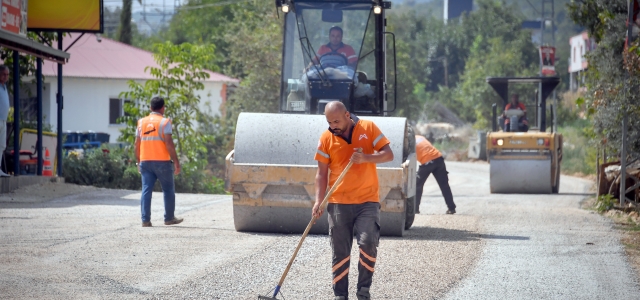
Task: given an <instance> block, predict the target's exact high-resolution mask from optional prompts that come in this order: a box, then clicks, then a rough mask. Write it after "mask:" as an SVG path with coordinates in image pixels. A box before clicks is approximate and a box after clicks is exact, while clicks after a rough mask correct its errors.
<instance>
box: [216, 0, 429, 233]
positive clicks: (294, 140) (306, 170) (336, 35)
mask: <svg viewBox="0 0 640 300" xmlns="http://www.w3.org/2000/svg"><path fill="white" fill-rule="evenodd" d="M276 5H277V6H278V9H279V10H280V11H282V12H283V13H284V33H283V34H284V38H283V55H282V75H281V76H282V77H281V89H280V90H281V92H280V105H279V111H280V113H274V114H268V113H241V114H240V115H239V117H238V122H237V125H236V134H235V144H234V149H233V151H231V152H230V153H229V154H228V155H227V158H226V170H225V173H226V174H225V184H226V189H227V190H228V191H229V192H230V193H232V194H233V216H234V224H235V228H236V230H238V231H250V232H273V233H301V232H303V231H304V229H305V227H306V226H307V224H308V222H309V219H310V218H311V208H312V207H313V204H314V201H315V175H316V171H317V162H316V161H314V159H313V158H314V154H315V152H316V149H317V145H318V140H319V137H320V135H321V133H322V132H323V131H324V130H326V129H327V127H328V125H327V123H326V119H325V117H324V115H322V113H323V112H324V106H325V105H326V104H327V103H328V102H330V101H336V100H337V101H341V102H343V103H344V104H345V106H346V107H347V108H348V110H349V111H350V112H351V113H352V114H355V115H357V116H358V117H360V118H361V119H367V120H372V121H374V122H375V124H376V125H377V126H378V127H379V128H380V130H382V132H383V133H384V134H385V136H386V137H387V138H388V139H389V140H390V141H391V144H390V147H391V149H392V150H393V152H394V154H395V155H394V160H393V161H391V162H388V163H385V164H379V165H378V176H379V182H380V204H381V214H380V219H381V220H380V223H381V224H380V227H381V234H382V235H387V236H389V235H390V236H402V235H403V233H404V231H405V230H407V229H409V228H410V227H411V225H412V224H413V219H414V217H415V211H414V209H415V207H414V206H415V181H416V167H417V165H416V155H415V138H414V133H413V130H412V129H411V127H410V126H409V124H408V123H407V120H406V119H405V118H399V117H388V115H390V114H392V113H393V111H394V110H395V107H396V103H397V100H396V96H395V95H396V94H397V93H396V92H395V89H396V83H395V78H396V74H395V73H396V72H395V37H394V35H393V34H392V33H390V32H386V30H385V11H386V10H387V9H390V7H391V4H390V3H389V2H387V1H371V0H333V1H331V0H326V1H323V0H286V1H285V0H280V1H276ZM387 66H389V67H387ZM387 78H391V79H392V80H387ZM311 233H316V234H327V233H328V222H327V218H326V217H323V218H321V219H320V220H319V221H318V222H317V224H315V225H314V226H313V228H312V229H311Z"/></svg>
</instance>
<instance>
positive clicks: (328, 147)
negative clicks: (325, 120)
mask: <svg viewBox="0 0 640 300" xmlns="http://www.w3.org/2000/svg"><path fill="white" fill-rule="evenodd" d="M351 116H352V119H353V121H354V122H355V125H354V126H353V129H352V131H351V143H349V142H347V141H346V140H345V139H344V138H342V137H340V136H335V135H333V133H331V131H329V130H327V131H325V132H323V133H322V135H321V136H320V141H319V142H318V150H317V151H316V155H315V160H317V161H319V162H322V163H325V164H328V165H329V170H330V171H331V174H330V175H329V186H333V184H334V183H335V182H336V180H337V179H338V177H339V176H340V173H342V170H344V168H346V167H347V165H348V164H349V160H351V156H352V155H353V153H354V152H355V151H356V150H355V149H354V148H362V153H364V154H373V153H374V151H380V150H381V149H382V147H384V146H385V145H388V144H389V140H388V139H387V138H386V137H385V136H384V134H382V132H381V131H380V129H378V126H376V125H375V124H374V123H373V122H372V121H368V120H359V119H358V117H356V116H355V115H351ZM379 190H380V186H379V185H378V172H377V171H376V164H374V163H361V164H353V165H352V166H351V169H349V171H348V172H347V174H346V175H345V176H344V178H343V179H342V182H341V183H340V184H339V185H338V186H337V187H336V190H335V191H334V193H333V195H331V198H329V203H338V204H361V203H365V202H380V193H379Z"/></svg>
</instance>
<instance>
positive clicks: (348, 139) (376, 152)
mask: <svg viewBox="0 0 640 300" xmlns="http://www.w3.org/2000/svg"><path fill="white" fill-rule="evenodd" d="M324 114H325V117H326V119H327V122H328V123H329V129H328V130H327V131H325V132H323V133H322V135H321V136H320V141H319V143H318V149H317V151H316V155H315V160H317V161H318V173H317V174H316V203H315V205H314V206H313V210H312V214H313V215H314V216H316V217H320V216H321V215H322V213H323V210H322V208H321V207H320V204H321V203H322V201H323V199H324V197H325V194H326V191H327V183H328V184H329V186H333V184H334V183H335V182H336V180H337V179H338V177H339V176H340V174H341V173H342V171H343V170H344V168H345V167H346V166H347V165H348V164H349V160H351V161H352V162H353V165H352V167H351V169H349V171H348V172H347V174H346V175H345V177H344V179H343V180H342V182H341V183H340V184H339V185H338V186H337V188H336V190H335V192H334V193H333V195H332V196H331V198H329V205H328V206H327V213H328V214H329V237H330V239H331V248H332V251H333V268H332V271H333V293H334V295H335V298H334V299H335V300H340V299H342V300H347V299H349V294H348V291H349V265H350V260H351V246H352V244H353V236H354V233H355V236H356V240H357V243H358V246H360V258H359V259H358V263H359V265H358V274H359V275H358V285H357V293H356V296H357V297H358V299H359V300H361V299H370V298H371V296H370V294H369V288H370V287H371V282H372V280H373V272H374V267H375V264H376V257H377V256H378V250H377V247H378V243H379V240H380V225H379V224H380V194H379V186H378V174H377V171H376V164H379V163H385V162H388V161H392V160H393V152H392V151H391V148H390V147H389V140H388V139H387V138H386V137H385V136H384V134H382V132H381V131H380V129H378V127H377V126H376V125H375V124H374V123H373V122H371V121H368V120H360V119H358V117H356V116H355V115H351V114H350V113H349V112H348V111H347V108H346V107H345V106H344V104H342V103H341V102H338V101H333V102H329V103H328V104H327V106H326V107H325V110H324ZM358 149H362V152H361V153H359V152H357V150H358ZM329 170H331V174H330V175H329V172H328V171H329Z"/></svg>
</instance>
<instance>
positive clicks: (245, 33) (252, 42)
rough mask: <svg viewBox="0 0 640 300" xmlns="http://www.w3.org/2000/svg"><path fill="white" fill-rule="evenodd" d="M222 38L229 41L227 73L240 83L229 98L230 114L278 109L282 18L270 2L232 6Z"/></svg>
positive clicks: (234, 116)
mask: <svg viewBox="0 0 640 300" xmlns="http://www.w3.org/2000/svg"><path fill="white" fill-rule="evenodd" d="M234 19H235V20H243V21H242V22H234V23H233V24H230V26H229V28H228V31H227V34H226V35H225V39H226V40H227V42H228V43H229V46H230V47H229V51H230V52H229V65H228V66H227V68H226V71H227V72H226V73H227V74H231V75H232V76H234V77H237V78H240V79H241V83H240V86H239V87H238V88H237V89H236V91H235V92H234V93H233V95H231V97H230V99H229V101H228V103H227V104H228V105H227V108H228V111H229V113H230V116H229V117H230V118H231V120H232V122H233V123H235V118H237V115H238V114H239V112H241V111H249V112H278V107H279V105H278V103H279V95H280V69H281V60H282V19H278V18H277V17H276V15H275V11H274V8H273V3H271V2H266V1H256V2H248V3H247V4H244V5H241V6H239V7H236V8H235V9H234Z"/></svg>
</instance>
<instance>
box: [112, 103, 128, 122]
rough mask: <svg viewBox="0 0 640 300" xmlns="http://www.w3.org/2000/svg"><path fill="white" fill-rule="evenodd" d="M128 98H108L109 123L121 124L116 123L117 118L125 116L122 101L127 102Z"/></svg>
mask: <svg viewBox="0 0 640 300" xmlns="http://www.w3.org/2000/svg"><path fill="white" fill-rule="evenodd" d="M129 102H131V101H129V100H123V99H119V98H111V99H109V124H110V125H116V124H121V123H118V118H120V117H123V116H126V115H127V114H125V113H124V105H123V104H124V103H129Z"/></svg>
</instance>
